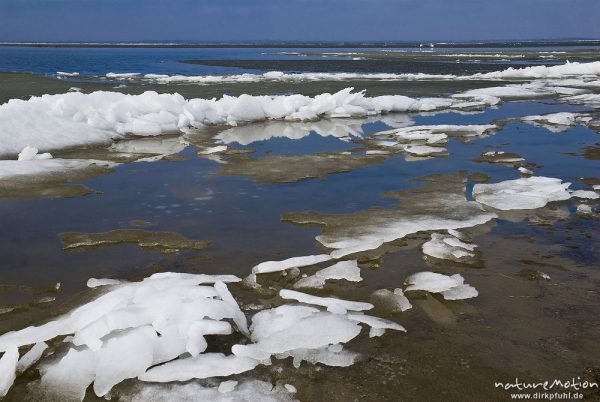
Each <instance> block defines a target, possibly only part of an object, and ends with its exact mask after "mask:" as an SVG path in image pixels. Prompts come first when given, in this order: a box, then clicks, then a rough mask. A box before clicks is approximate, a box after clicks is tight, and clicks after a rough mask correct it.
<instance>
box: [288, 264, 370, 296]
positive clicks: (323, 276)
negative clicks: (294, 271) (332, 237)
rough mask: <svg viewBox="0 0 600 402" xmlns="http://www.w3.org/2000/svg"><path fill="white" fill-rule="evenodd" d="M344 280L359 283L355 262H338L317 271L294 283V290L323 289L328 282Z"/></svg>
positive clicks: (358, 269)
mask: <svg viewBox="0 0 600 402" xmlns="http://www.w3.org/2000/svg"><path fill="white" fill-rule="evenodd" d="M340 279H345V280H347V281H350V282H360V281H362V278H361V276H360V268H359V267H358V264H357V262H356V260H352V261H340V262H338V263H336V264H334V265H332V266H330V267H327V268H323V269H322V270H320V271H317V272H316V273H315V274H314V275H311V276H307V277H306V278H300V279H299V280H298V281H297V282H296V283H294V288H317V289H320V288H323V286H325V283H326V282H327V281H328V280H340Z"/></svg>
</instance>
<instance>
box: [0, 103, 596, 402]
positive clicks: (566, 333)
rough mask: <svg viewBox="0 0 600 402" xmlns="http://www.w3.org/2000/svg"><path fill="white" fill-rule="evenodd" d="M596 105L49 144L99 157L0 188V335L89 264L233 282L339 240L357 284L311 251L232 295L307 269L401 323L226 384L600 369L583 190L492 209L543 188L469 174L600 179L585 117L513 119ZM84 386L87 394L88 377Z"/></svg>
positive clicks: (528, 377) (121, 275)
mask: <svg viewBox="0 0 600 402" xmlns="http://www.w3.org/2000/svg"><path fill="white" fill-rule="evenodd" d="M590 110H591V109H590V108H588V107H586V106H582V105H567V104H563V103H557V102H555V101H553V100H551V99H538V100H522V101H508V102H504V103H502V104H500V105H498V106H496V107H495V108H491V109H487V110H485V111H484V112H480V113H473V114H465V113H458V112H451V111H450V112H443V113H437V114H431V115H423V114H421V115H410V114H388V115H385V116H384V117H371V118H368V119H367V118H352V119H331V120H320V121H316V122H302V123H300V122H263V123H255V124H246V125H239V126H237V127H229V128H210V129H209V128H207V129H196V130H192V131H190V132H189V133H186V134H185V135H171V136H158V137H153V138H151V139H127V140H122V141H119V142H117V143H116V144H114V145H112V146H111V147H110V148H107V147H103V146H98V147H96V146H90V147H87V148H76V149H73V150H67V151H59V152H57V153H55V155H54V156H55V158H56V157H59V158H60V157H61V156H63V157H69V158H81V159H94V160H101V161H108V162H111V163H113V165H110V166H106V167H104V168H103V169H100V170H98V169H95V170H93V171H90V172H87V173H86V172H84V173H80V174H78V175H77V176H68V175H67V176H65V177H54V178H53V179H52V180H42V181H40V182H36V183H27V182H25V183H13V184H11V185H10V186H7V187H6V188H4V189H3V195H4V197H3V198H2V199H1V200H0V221H1V222H2V230H1V231H0V257H1V259H2V264H0V276H1V278H2V283H0V313H1V317H2V320H1V321H0V332H2V333H4V332H7V331H10V330H17V329H21V328H23V327H25V326H27V325H30V324H39V323H43V322H45V321H48V319H49V318H51V317H56V316H58V315H59V314H60V313H64V312H65V311H68V310H70V309H71V308H72V307H73V306H77V305H79V304H81V303H82V301H87V300H90V298H92V297H95V296H97V293H94V291H93V290H86V282H87V281H88V278H113V279H119V280H130V281H138V280H141V279H142V278H144V277H147V276H149V275H152V274H157V273H161V272H167V271H173V272H184V273H193V274H211V275H226V274H230V275H237V276H238V277H240V278H245V277H247V276H248V275H249V274H250V273H251V271H252V268H253V267H255V266H257V265H258V264H259V263H261V262H263V261H281V260H286V259H288V258H290V257H295V256H309V255H323V254H325V255H326V254H327V253H329V251H330V250H332V249H333V250H334V251H333V253H337V254H336V256H335V258H341V259H342V260H347V261H355V264H356V265H355V266H356V267H358V268H359V269H360V274H359V277H362V280H361V281H358V282H357V281H355V280H352V279H349V278H350V277H349V276H344V275H342V277H336V276H335V275H339V274H337V273H336V274H330V273H328V274H327V275H330V276H327V275H326V274H324V273H322V271H319V270H320V269H321V268H325V267H327V266H329V265H331V264H330V263H324V262H323V261H325V260H322V261H315V262H314V263H312V264H311V263H309V264H304V265H305V266H306V267H304V268H302V267H300V268H298V267H296V266H295V265H292V267H293V269H291V270H289V271H286V270H278V269H275V270H269V269H267V270H265V271H261V270H260V269H259V270H255V271H256V272H255V274H257V275H255V277H254V279H252V280H251V281H244V282H243V283H230V284H229V288H230V291H231V292H232V293H233V294H234V296H235V297H236V299H238V300H239V303H240V306H241V309H242V311H244V312H245V313H246V314H247V315H248V316H251V315H252V314H253V312H254V311H258V310H260V309H264V308H267V307H272V306H277V305H278V304H279V300H280V299H279V298H278V291H279V290H280V289H281V288H288V289H291V288H295V289H297V290H300V291H302V286H300V285H299V286H295V285H294V284H296V285H297V284H298V282H297V281H298V279H305V283H309V284H313V285H314V284H315V283H316V284H318V286H316V287H309V291H312V292H313V294H316V295H317V296H323V297H330V296H334V297H339V298H342V299H348V300H356V301H358V300H361V301H369V302H371V303H372V304H373V305H374V310H373V314H374V315H377V316H378V317H382V318H386V319H388V320H391V321H393V322H395V323H399V324H401V325H402V326H403V327H404V328H405V329H406V330H407V332H406V333H403V332H401V331H388V332H387V333H386V334H385V335H384V336H373V337H369V336H368V331H364V332H363V333H362V334H361V335H360V336H358V337H357V338H355V339H354V340H352V342H349V343H348V345H347V346H348V348H349V349H351V350H352V352H353V353H359V354H360V356H357V357H356V358H354V357H352V362H353V363H354V364H353V365H348V367H326V366H323V365H321V364H311V363H307V362H303V363H302V364H300V366H299V368H298V367H294V362H293V361H292V359H281V360H273V364H271V365H265V366H260V367H258V368H257V369H255V370H253V371H251V372H247V373H244V374H239V375H237V376H233V377H231V378H235V379H236V381H240V382H243V381H250V380H253V379H260V380H262V381H268V382H270V383H272V384H278V385H279V386H283V385H284V384H286V385H290V384H293V387H294V389H295V391H294V393H289V392H288V394H285V392H284V391H281V395H283V396H282V398H283V397H284V396H285V397H286V398H287V397H289V398H298V399H300V400H315V401H316V400H323V401H325V400H339V401H346V400H369V401H370V400H373V401H389V400H407V401H412V400H415V401H424V400H436V399H439V398H440V396H442V395H443V398H444V399H445V400H507V399H508V398H509V392H508V391H505V390H502V389H498V388H497V387H495V385H494V383H495V382H513V381H515V378H519V379H522V380H523V381H531V382H537V381H540V380H552V379H555V378H558V379H571V378H581V379H586V380H588V381H598V380H599V376H600V366H599V365H598V364H599V363H598V362H599V359H600V349H599V348H598V345H597V340H598V339H599V337H600V326H599V324H598V320H597V317H598V314H599V313H600V294H599V291H598V289H599V286H600V272H599V267H600V265H599V261H600V258H599V257H600V253H599V251H598V250H600V248H599V242H598V239H599V236H600V230H599V226H598V216H599V215H598V210H597V200H596V198H594V197H592V196H590V194H587V196H585V197H575V196H572V197H571V196H564V197H563V196H562V195H561V194H563V193H562V192H561V191H563V190H564V189H562V188H561V189H556V190H552V191H550V194H551V195H544V197H546V198H544V197H541V196H540V197H541V198H544V200H546V201H547V202H546V203H544V204H543V205H541V206H539V205H538V206H536V207H535V208H531V209H526V210H521V209H510V208H509V209H503V208H501V206H504V205H507V203H510V202H513V201H514V202H521V201H520V200H521V198H519V197H525V198H526V201H530V199H531V196H530V193H532V192H533V193H535V192H536V191H538V192H539V191H541V190H539V188H538V187H536V186H537V185H538V184H535V185H533V184H530V183H529V182H526V183H527V184H526V185H527V186H531V187H528V188H527V189H526V190H523V191H521V190H519V189H518V188H516V190H515V189H514V188H513V189H512V190H511V191H513V193H511V194H512V195H510V196H509V197H508V198H509V200H508V201H507V200H506V199H504V198H502V199H499V198H498V196H497V193H496V192H495V191H496V190H495V188H494V187H490V188H487V187H477V186H478V185H479V186H481V185H486V184H492V183H499V182H505V181H509V180H516V179H519V178H522V179H528V178H530V177H532V176H534V175H535V176H542V177H547V178H559V179H561V180H562V181H563V182H570V183H571V185H570V187H569V188H570V190H573V191H576V190H582V191H588V192H592V193H593V186H594V185H598V184H600V167H599V166H598V160H597V159H598V158H597V156H596V155H597V154H598V151H597V149H598V133H597V132H596V131H595V130H594V128H593V126H590V125H586V124H572V125H568V126H561V125H559V126H557V125H555V124H552V123H551V122H550V123H549V122H547V121H543V119H542V120H540V119H537V120H523V119H521V118H522V117H525V116H536V115H546V114H551V113H552V114H555V113H564V112H567V113H576V114H588V113H590ZM440 125H445V126H446V127H445V128H439V127H438V128H436V127H437V126H440ZM451 126H452V127H451ZM411 127H412V128H411ZM436 135H437V137H436ZM558 182H559V184H560V180H558ZM559 184H557V183H554V182H552V183H543V185H544V186H546V187H544V188H547V186H555V185H559ZM539 185H541V184H539ZM74 188H76V189H74ZM520 191H521V192H520ZM524 191H525V192H528V193H527V195H525V196H523V195H522V193H523V192H524ZM542 193H543V194H549V193H548V192H545V193H544V192H543V191H542ZM559 193H560V194H559ZM478 194H482V195H481V196H480V197H481V198H479V199H478ZM557 194H558V195H557ZM567 194H568V193H567ZM581 194H583V193H581ZM536 197H538V196H536ZM540 197H538V198H536V202H537V200H538V199H539V198H540ZM561 197H562V198H561ZM534 198H535V197H534ZM515 200H516V201H515ZM477 201H478V202H477ZM526 201H523V202H526ZM435 233H437V234H438V235H439V236H437V237H436V236H434V235H433V234H435ZM357 239H359V240H360V241H359V240H357ZM379 240H381V242H380V243H378V241H379ZM365 244H366V246H365ZM333 253H332V255H333ZM429 271H435V272H436V273H440V274H444V275H446V276H452V275H455V274H460V275H461V276H462V278H463V279H464V280H465V283H466V284H468V285H469V288H470V289H471V288H474V289H476V292H477V297H473V298H471V297H465V298H462V297H457V298H456V299H455V298H453V297H450V296H449V295H448V294H447V293H446V294H444V293H437V292H436V291H430V292H428V291H426V290H425V289H421V290H417V291H416V292H408V291H407V290H406V284H405V280H407V278H409V277H410V276H411V275H413V274H415V273H419V272H429ZM253 272H254V271H253ZM319 272H321V273H319ZM319 275H320V277H319ZM307 278H310V280H306V279H307ZM344 278H345V279H344ZM414 280H415V281H416V279H414ZM252 281H255V282H252ZM407 283H410V281H409V282H407ZM319 284H320V285H319ZM311 286H312V285H311ZM414 286H416V285H414ZM216 287H217V286H216V285H215V288H216ZM211 289H212V288H211ZM257 289H258V290H257ZM310 289H312V290H310ZM383 289H386V290H388V291H389V294H394V293H393V291H394V290H395V289H404V290H405V293H406V295H407V296H408V300H409V302H410V304H411V305H412V308H410V309H408V310H405V311H400V310H399V309H398V308H396V307H394V306H395V305H394V304H393V303H391V304H390V299H389V297H387V296H389V294H388V293H385V292H383V293H382V292H381V290H383ZM304 290H305V291H306V289H304ZM378 291H379V292H378ZM467 291H471V290H467ZM400 293H402V292H400ZM386 295H387V296H386ZM391 300H395V299H393V298H392V299H391ZM323 317H325V316H323ZM371 334H372V335H377V333H376V332H375V333H371ZM213 337H214V338H216V339H215V340H214V342H213V340H212V338H210V340H211V342H212V343H211V346H210V348H209V350H208V351H209V352H224V353H228V352H227V350H228V348H229V347H231V345H230V343H231V342H232V341H230V340H227V341H223V342H221V341H220V340H219V338H218V337H216V336H213ZM238 341H239V340H238ZM334 343H335V342H334ZM275 349H276V348H275ZM275 349H274V350H275ZM332 353H337V352H336V351H332ZM336 356H337V355H336ZM312 358H313V362H314V361H315V360H314V359H316V361H317V362H318V361H319V358H316V357H314V356H313V357H312ZM320 358H321V359H323V357H320ZM337 358H339V359H341V358H342V357H340V356H337ZM344 358H348V359H349V357H348V356H345V357H344ZM294 359H300V361H302V358H301V357H298V355H297V356H296V357H294ZM304 359H305V360H307V361H310V359H311V358H309V357H306V356H304ZM294 361H295V360H294ZM336 365H337V364H333V366H336ZM340 365H342V364H340ZM156 375H159V374H156ZM38 378H39V374H36V373H30V372H28V373H27V374H26V375H23V376H20V377H18V378H17V380H16V382H15V385H14V386H13V388H12V389H11V391H10V393H9V394H8V396H7V399H8V400H28V399H29V400H33V399H35V398H37V397H38V396H39V395H40V394H39V393H37V392H38V391H32V388H31V385H30V384H31V383H35V382H36V381H37V379H38ZM215 381H216V380H210V379H209V380H204V382H201V384H202V385H204V386H211V385H212V386H215V385H218V384H219V381H216V382H215ZM184 384H187V385H188V386H190V387H193V384H190V383H184ZM138 386H139V385H138V384H137V383H136V382H135V381H134V380H126V381H125V382H123V383H121V384H120V385H118V386H116V387H115V388H113V390H112V391H111V394H109V395H113V396H115V398H117V400H130V399H131V395H137V397H140V395H142V398H143V395H146V396H149V395H152V392H153V391H152V390H153V388H152V387H153V386H149V388H146V389H145V391H140V390H139V389H138V388H137V387H138ZM154 387H159V386H158V385H154ZM173 387H174V388H172V389H171V391H172V392H182V393H183V392H184V390H183V388H177V387H178V386H173ZM182 387H183V385H182ZM157 389H158V388H157ZM282 389H283V388H282ZM286 389H287V390H288V391H289V389H290V388H286ZM188 391H189V390H188ZM192 391H193V390H192ZM192 391H190V392H192ZM296 391H297V392H296ZM143 392H150V393H149V394H144V393H143ZM157 392H158V391H157ZM185 392H187V391H185ZM273 392H274V391H273ZM582 392H584V391H582ZM585 393H586V395H588V396H590V397H594V395H595V396H597V390H591V391H590V390H585ZM284 394H285V395H284ZM85 395H86V399H88V400H94V399H95V398H96V396H95V395H94V393H93V392H92V390H91V389H89V390H88V391H87V393H86V394H85ZM172 395H174V394H172ZM182 395H183V394H182ZM286 395H287V396H286Z"/></svg>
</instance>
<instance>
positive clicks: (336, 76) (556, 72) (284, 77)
mask: <svg viewBox="0 0 600 402" xmlns="http://www.w3.org/2000/svg"><path fill="white" fill-rule="evenodd" d="M343 55H344V56H348V55H349V54H348V53H345V54H343ZM443 56H445V57H464V56H465V55H461V54H457V55H452V54H446V55H443ZM480 56H482V55H480ZM470 57H473V56H470ZM482 57H483V56H482ZM493 57H494V58H497V57H504V58H507V57H509V56H508V55H493ZM358 59H360V58H358ZM57 75H59V76H77V75H78V74H77V73H61V72H57ZM582 75H583V76H597V75H600V62H588V63H579V62H574V63H569V62H567V63H566V64H562V65H552V66H545V65H541V66H530V67H523V68H514V67H509V68H507V69H505V70H501V71H492V72H489V73H477V74H472V75H454V74H424V73H416V74H415V73H348V72H339V73H338V72H336V73H329V72H304V73H287V72H282V71H269V72H266V73H262V74H250V73H246V74H231V75H168V74H144V75H142V74H140V73H133V72H131V73H112V72H111V73H108V74H106V75H105V77H106V78H111V79H122V80H141V81H151V82H156V83H163V84H173V83H179V84H182V83H193V84H200V85H208V84H221V83H249V82H265V81H279V82H294V81H298V82H302V81H356V80H383V81H415V80H428V81H429V80H448V79H453V80H493V81H497V80H508V79H521V80H531V79H543V78H564V77H576V76H582Z"/></svg>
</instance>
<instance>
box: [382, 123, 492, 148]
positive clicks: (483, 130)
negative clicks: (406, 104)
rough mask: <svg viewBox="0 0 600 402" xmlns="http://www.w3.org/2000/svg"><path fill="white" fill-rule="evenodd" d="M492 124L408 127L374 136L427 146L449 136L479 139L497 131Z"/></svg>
mask: <svg viewBox="0 0 600 402" xmlns="http://www.w3.org/2000/svg"><path fill="white" fill-rule="evenodd" d="M497 128H498V127H497V126H496V125H493V124H473V125H449V124H439V125H428V126H410V127H401V128H396V129H392V130H386V131H379V132H377V133H374V134H373V135H374V136H387V137H395V138H396V139H398V140H399V141H401V142H410V143H414V142H419V141H422V142H424V143H426V144H428V145H432V144H440V143H441V144H443V143H445V142H446V141H447V139H448V137H449V136H461V137H480V136H483V135H485V134H488V133H489V132H491V131H493V130H495V129H497Z"/></svg>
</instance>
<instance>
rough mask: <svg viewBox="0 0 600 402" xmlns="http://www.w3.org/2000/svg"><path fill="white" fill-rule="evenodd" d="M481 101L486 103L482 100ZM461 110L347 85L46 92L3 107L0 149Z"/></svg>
mask: <svg viewBox="0 0 600 402" xmlns="http://www.w3.org/2000/svg"><path fill="white" fill-rule="evenodd" d="M479 104H480V106H485V105H486V103H485V102H479ZM453 106H457V107H460V101H456V100H452V99H444V98H421V99H415V98H409V97H406V96H401V95H386V96H377V97H371V98H370V97H367V96H365V94H364V92H356V93H353V92H352V88H346V89H343V90H341V91H339V92H337V93H334V94H329V93H324V94H321V95H317V96H315V97H308V96H304V95H280V96H250V95H240V96H239V97H232V96H224V97H222V98H220V99H190V100H186V99H185V98H184V97H182V96H181V95H179V94H158V93H156V92H152V91H148V92H145V93H143V94H141V95H128V94H122V93H118V92H103V91H98V92H93V93H90V94H83V93H77V92H72V93H66V94H58V95H43V96H40V97H32V98H30V99H28V100H20V99H11V100H10V101H8V102H7V103H5V104H3V105H0V129H1V130H0V133H1V134H0V144H1V145H0V154H8V155H10V154H17V153H18V152H20V151H21V150H22V149H23V148H24V147H26V146H32V147H36V148H38V149H43V150H51V149H59V148H64V147H69V146H76V145H84V144H94V143H106V142H110V141H111V140H115V139H120V138H124V137H125V136H126V135H136V136H156V135H159V134H163V133H172V132H178V131H180V130H185V129H187V128H190V127H196V128H197V127H203V126H205V125H214V124H228V125H233V126H235V125H237V124H238V123H242V122H256V121H263V120H284V119H285V120H294V121H306V120H316V119H319V118H323V117H343V118H348V117H356V116H372V115H377V114H382V113H388V112H426V111H435V110H441V109H448V108H452V107H453Z"/></svg>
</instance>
